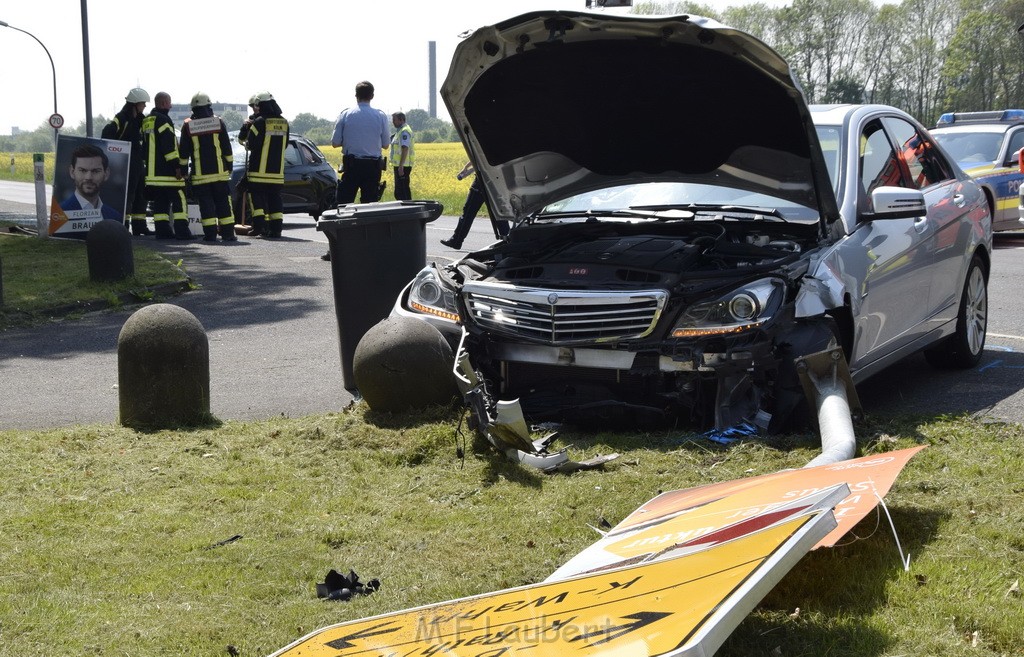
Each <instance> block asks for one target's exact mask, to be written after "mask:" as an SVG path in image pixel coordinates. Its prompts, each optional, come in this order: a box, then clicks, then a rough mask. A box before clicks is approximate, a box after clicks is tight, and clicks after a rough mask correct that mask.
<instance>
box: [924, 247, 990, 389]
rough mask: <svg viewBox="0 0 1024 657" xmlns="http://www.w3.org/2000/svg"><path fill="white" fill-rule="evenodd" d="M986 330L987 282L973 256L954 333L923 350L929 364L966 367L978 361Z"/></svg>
mask: <svg viewBox="0 0 1024 657" xmlns="http://www.w3.org/2000/svg"><path fill="white" fill-rule="evenodd" d="M987 332H988V283H987V282H986V281H985V270H984V267H983V266H982V264H981V259H980V258H979V257H978V256H975V257H974V259H973V260H971V267H970V269H968V270H967V280H965V281H964V290H963V294H961V295H960V311H959V313H958V314H957V318H956V333H954V334H953V335H951V336H950V337H949V338H947V339H946V340H943V341H942V342H941V343H940V344H938V345H936V346H934V347H932V348H930V349H927V350H925V352H924V355H925V358H926V359H927V360H928V362H929V363H931V364H932V365H934V366H936V367H948V368H958V369H967V368H970V367H974V366H975V365H977V364H978V361H980V360H981V353H982V351H984V349H985V336H986V334H987Z"/></svg>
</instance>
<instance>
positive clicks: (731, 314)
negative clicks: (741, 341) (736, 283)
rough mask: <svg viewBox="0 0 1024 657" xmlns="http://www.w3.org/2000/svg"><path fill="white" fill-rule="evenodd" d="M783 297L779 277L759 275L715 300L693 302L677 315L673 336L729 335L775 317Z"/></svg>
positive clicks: (783, 287) (759, 324)
mask: <svg viewBox="0 0 1024 657" xmlns="http://www.w3.org/2000/svg"><path fill="white" fill-rule="evenodd" d="M784 297H785V286H784V285H783V283H782V281H781V280H779V279H777V278H762V279H760V280H757V281H754V282H753V283H749V284H747V285H744V286H743V287H740V288H737V289H735V290H733V291H732V292H730V293H729V294H726V295H723V296H721V297H719V298H717V299H714V300H711V301H702V302H700V303H695V304H693V305H692V306H690V307H689V308H687V309H686V310H685V311H683V314H682V315H680V316H679V320H678V321H677V322H676V325H675V326H674V327H673V328H672V337H673V338H696V337H702V336H711V335H728V334H732V333H742V332H743V331H748V330H750V329H752V328H757V327H758V326H761V325H762V324H764V323H765V322H767V321H768V320H770V319H771V318H772V317H774V316H775V313H776V312H778V310H779V307H780V306H781V305H782V300H783V298H784Z"/></svg>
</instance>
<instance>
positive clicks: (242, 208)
mask: <svg viewBox="0 0 1024 657" xmlns="http://www.w3.org/2000/svg"><path fill="white" fill-rule="evenodd" d="M231 141H232V143H233V144H234V158H235V167H234V170H232V172H231V181H230V183H229V184H230V186H231V199H232V203H234V207H235V220H236V221H237V222H238V223H240V224H247V223H249V222H248V221H247V219H248V217H249V213H250V208H249V205H248V204H247V203H246V202H245V163H246V157H247V155H248V153H247V152H246V150H245V146H242V145H241V144H239V143H238V132H237V131H235V132H232V133H231ZM337 188H338V173H337V172H336V171H335V170H334V167H333V166H331V163H330V162H328V161H327V158H326V157H325V156H324V154H323V153H322V152H321V151H320V149H319V148H317V146H316V144H314V143H313V142H311V141H310V140H308V139H306V138H305V137H303V136H302V135H291V136H290V137H288V149H287V150H286V151H285V154H284V191H283V192H282V194H281V197H282V200H283V201H284V211H285V213H286V214H288V213H295V212H305V213H308V214H309V215H310V216H311V217H313V218H314V219H317V218H319V217H320V215H321V214H323V213H324V212H325V211H326V210H329V209H331V208H333V207H334V205H335V204H334V199H335V192H336V191H337Z"/></svg>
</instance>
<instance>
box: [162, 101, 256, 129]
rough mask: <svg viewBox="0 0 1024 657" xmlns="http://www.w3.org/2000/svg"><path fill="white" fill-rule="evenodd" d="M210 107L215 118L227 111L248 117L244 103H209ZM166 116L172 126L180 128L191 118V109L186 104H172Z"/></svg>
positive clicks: (246, 106)
mask: <svg viewBox="0 0 1024 657" xmlns="http://www.w3.org/2000/svg"><path fill="white" fill-rule="evenodd" d="M210 107H212V108H213V113H214V114H216V115H217V116H221V115H223V114H224V112H226V111H227V110H234V111H236V112H239V113H240V114H241V115H242V116H249V106H248V105H246V104H245V103H210ZM168 116H170V117H171V120H172V121H174V125H176V126H179V127H180V126H181V124H182V123H183V122H184V121H185V119H187V118H188V117H190V116H192V107H191V106H190V105H189V104H188V103H174V104H172V105H171V111H170V112H168Z"/></svg>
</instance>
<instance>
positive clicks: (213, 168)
mask: <svg viewBox="0 0 1024 657" xmlns="http://www.w3.org/2000/svg"><path fill="white" fill-rule="evenodd" d="M191 105H192V116H191V117H189V118H187V119H185V123H184V124H183V125H182V126H181V138H180V140H179V141H178V163H179V164H180V165H181V168H182V169H185V168H186V167H187V166H188V164H189V160H190V159H191V160H192V166H191V168H190V169H189V179H190V180H191V182H192V195H193V197H194V199H195V201H196V202H197V203H198V204H199V216H200V218H201V220H202V224H203V241H206V242H216V241H217V232H218V227H219V232H220V236H221V239H223V240H224V241H225V242H233V241H235V240H237V239H238V238H237V237H235V217H234V215H233V213H232V212H231V191H230V190H229V189H228V179H230V177H231V167H232V162H233V161H234V157H233V156H232V154H231V138H230V137H229V136H228V129H227V126H225V125H224V121H223V120H221V118H220V117H219V116H215V115H214V113H213V108H212V107H210V97H209V96H208V95H206V94H204V93H202V92H199V93H197V94H196V95H194V96H192V103H191Z"/></svg>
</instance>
